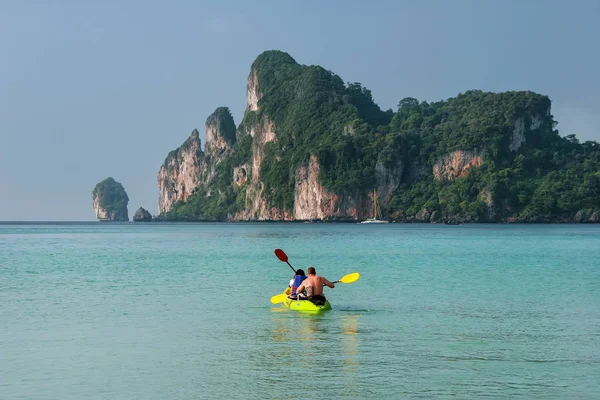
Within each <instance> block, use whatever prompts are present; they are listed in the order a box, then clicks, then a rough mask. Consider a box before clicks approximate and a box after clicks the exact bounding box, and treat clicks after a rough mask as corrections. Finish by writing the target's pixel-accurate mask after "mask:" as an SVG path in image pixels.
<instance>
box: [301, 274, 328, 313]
mask: <svg viewBox="0 0 600 400" xmlns="http://www.w3.org/2000/svg"><path fill="white" fill-rule="evenodd" d="M323 285H327V286H329V287H330V288H332V289H333V288H334V287H335V284H334V283H332V282H329V281H328V280H327V279H326V278H324V277H322V276H318V275H317V271H316V270H315V268H314V267H308V277H307V278H306V279H305V280H303V281H302V283H301V284H300V286H298V288H297V289H296V291H297V292H298V293H302V291H304V290H306V299H307V300H310V301H312V302H313V303H315V304H316V305H318V306H319V305H323V304H325V301H326V300H327V299H326V298H325V296H324V295H323Z"/></svg>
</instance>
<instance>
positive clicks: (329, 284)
mask: <svg viewBox="0 0 600 400" xmlns="http://www.w3.org/2000/svg"><path fill="white" fill-rule="evenodd" d="M323 283H324V284H326V285H327V286H329V287H330V288H332V289H333V288H334V287H335V284H334V283H332V282H329V281H328V280H327V279H325V278H323Z"/></svg>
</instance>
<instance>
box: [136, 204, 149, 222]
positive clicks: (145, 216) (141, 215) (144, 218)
mask: <svg viewBox="0 0 600 400" xmlns="http://www.w3.org/2000/svg"><path fill="white" fill-rule="evenodd" d="M150 221H152V214H150V212H149V211H148V210H146V209H145V208H144V207H140V208H138V210H137V211H136V212H135V214H133V222H150Z"/></svg>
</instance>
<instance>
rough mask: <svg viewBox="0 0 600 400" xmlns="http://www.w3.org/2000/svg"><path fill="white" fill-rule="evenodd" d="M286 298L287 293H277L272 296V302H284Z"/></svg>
mask: <svg viewBox="0 0 600 400" xmlns="http://www.w3.org/2000/svg"><path fill="white" fill-rule="evenodd" d="M286 298H287V294H285V293H280V294H276V295H275V296H273V297H271V303H273V304H277V303H283V302H284V301H285V299H286Z"/></svg>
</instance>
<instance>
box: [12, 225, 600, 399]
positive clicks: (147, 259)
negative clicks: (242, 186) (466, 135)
mask: <svg viewBox="0 0 600 400" xmlns="http://www.w3.org/2000/svg"><path fill="white" fill-rule="evenodd" d="M276 248H281V249H283V250H284V251H285V252H286V253H287V255H288V256H289V261H290V263H291V264H292V266H294V268H304V269H306V268H307V267H308V266H310V265H313V266H314V267H315V268H316V269H317V273H319V274H321V275H324V276H325V277H327V278H328V279H330V280H335V279H339V278H341V277H342V276H343V275H345V274H348V273H350V272H355V271H357V272H359V273H360V274H361V276H360V279H359V280H358V281H357V282H355V283H352V284H347V285H344V284H342V283H339V284H337V285H336V288H335V289H328V288H326V289H325V290H326V292H325V294H326V295H327V296H328V298H329V300H330V301H331V303H332V306H333V309H332V310H331V311H330V312H328V313H326V314H323V315H320V316H310V315H302V314H300V313H297V312H294V311H290V310H286V309H283V308H282V307H281V306H279V305H275V306H273V305H271V303H270V302H269V299H270V297H271V296H273V295H275V294H278V293H280V292H281V291H282V290H283V289H284V288H285V287H286V285H287V284H288V282H289V280H290V278H291V277H292V274H293V273H292V271H291V269H290V268H289V267H288V266H287V264H285V263H282V262H280V261H279V260H278V259H277V258H276V257H275V255H274V253H273V251H274V250H275V249H276ZM599 396H600V226H598V225H595V226H591V225H460V226H445V225H429V224H388V225H360V224H325V223H322V224H319V223H317V224H290V223H287V224H286V223H281V224H275V223H272V224H269V223H264V224H260V223H247V224H245V223H237V224H227V223H220V224H218V223H215V224H209V223H205V224H203V223H199V224H147V225H143V224H134V223H126V224H103V223H90V224H37V225H35V224H22V225H0V398H1V399H3V400H7V399H215V398H223V399H283V398H299V399H332V398H342V399H365V398H373V399H375V398H376V399H383V398H385V399H402V398H407V399H412V398H424V399H442V398H467V399H472V398H499V399H507V398H522V399H546V398H558V399H594V398H599Z"/></svg>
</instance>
